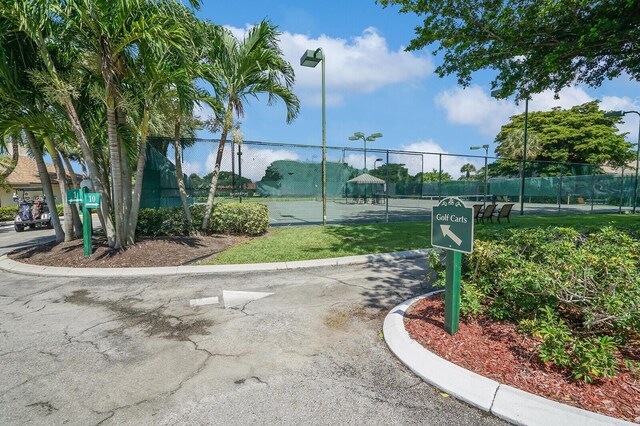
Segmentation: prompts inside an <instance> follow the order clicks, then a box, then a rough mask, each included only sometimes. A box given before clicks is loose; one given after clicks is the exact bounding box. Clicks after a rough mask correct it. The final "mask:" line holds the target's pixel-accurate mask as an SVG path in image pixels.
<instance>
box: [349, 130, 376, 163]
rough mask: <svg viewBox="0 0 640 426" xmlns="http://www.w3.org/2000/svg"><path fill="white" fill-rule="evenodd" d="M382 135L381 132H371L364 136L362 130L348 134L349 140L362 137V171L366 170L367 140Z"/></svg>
mask: <svg viewBox="0 0 640 426" xmlns="http://www.w3.org/2000/svg"><path fill="white" fill-rule="evenodd" d="M381 137H382V133H371V134H370V135H369V136H366V137H365V136H364V133H362V132H355V133H354V134H353V136H349V140H350V141H357V140H360V139H362V140H363V141H364V171H365V172H366V171H367V141H369V142H373V141H375V140H376V139H378V138H381Z"/></svg>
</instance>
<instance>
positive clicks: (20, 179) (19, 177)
mask: <svg viewBox="0 0 640 426" xmlns="http://www.w3.org/2000/svg"><path fill="white" fill-rule="evenodd" d="M45 164H46V166H47V170H48V171H49V177H50V178H51V183H58V177H57V175H56V170H55V167H53V164H48V163H45ZM6 182H7V184H8V185H10V186H20V185H38V186H40V185H42V183H41V181H40V173H38V166H37V165H36V160H34V159H33V158H31V157H29V156H26V155H20V156H19V157H18V164H17V165H16V168H15V169H14V170H13V172H11V174H10V175H9V176H7V179H6Z"/></svg>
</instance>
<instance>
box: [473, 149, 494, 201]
mask: <svg viewBox="0 0 640 426" xmlns="http://www.w3.org/2000/svg"><path fill="white" fill-rule="evenodd" d="M483 148H484V203H483V204H484V207H487V157H488V156H489V145H482V146H472V147H470V148H469V149H471V150H472V151H475V150H477V149H483Z"/></svg>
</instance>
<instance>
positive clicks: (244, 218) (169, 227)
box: [136, 203, 269, 237]
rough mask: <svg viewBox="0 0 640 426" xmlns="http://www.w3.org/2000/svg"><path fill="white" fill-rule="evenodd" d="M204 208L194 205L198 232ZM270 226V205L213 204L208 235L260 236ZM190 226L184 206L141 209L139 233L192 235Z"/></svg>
mask: <svg viewBox="0 0 640 426" xmlns="http://www.w3.org/2000/svg"><path fill="white" fill-rule="evenodd" d="M204 211H205V206H203V205H196V206H191V216H192V218H193V223H194V227H195V228H196V229H198V227H199V225H200V223H201V222H202V218H203V217H204ZM268 227H269V213H268V210H267V206H265V205H262V204H254V203H229V204H216V205H214V208H213V211H212V213H211V219H210V221H209V227H208V229H207V232H208V233H214V234H219V233H225V234H242V235H259V234H263V233H265V232H266V231H267V229H268ZM190 231H191V230H190V229H189V225H188V223H187V220H186V218H185V216H184V212H183V210H182V207H170V208H160V209H140V213H139V215H138V225H137V227H136V234H137V235H138V236H147V237H160V236H177V235H189V232H190Z"/></svg>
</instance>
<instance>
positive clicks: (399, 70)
mask: <svg viewBox="0 0 640 426" xmlns="http://www.w3.org/2000/svg"><path fill="white" fill-rule="evenodd" d="M226 28H227V29H229V30H230V31H231V32H232V33H233V34H234V35H235V36H236V37H239V38H242V37H243V36H244V34H245V31H246V30H247V29H248V28H250V27H249V26H247V27H246V28H245V29H241V28H236V27H231V26H227V27H226ZM280 46H281V48H282V51H283V52H284V56H285V58H286V59H287V60H288V61H289V62H290V63H291V64H292V65H293V67H294V70H295V73H296V85H295V88H294V90H295V92H296V93H297V94H298V95H299V96H301V97H303V98H304V99H305V100H307V101H309V102H313V103H314V104H315V103H317V104H319V103H320V97H319V95H318V93H319V92H320V89H321V87H320V86H321V76H320V70H319V69H310V68H307V67H302V66H300V57H301V56H302V54H303V53H304V52H305V51H306V50H307V49H316V48H318V47H322V49H323V51H324V54H325V57H326V90H327V104H329V105H332V104H333V105H335V104H339V103H341V102H342V101H343V99H344V96H345V95H347V94H349V93H368V92H373V91H375V90H377V89H379V88H381V87H384V86H386V85H389V84H395V83H401V82H405V81H411V80H415V79H417V78H422V77H425V76H427V75H429V74H430V73H431V72H432V71H433V68H434V66H433V63H432V61H431V58H429V57H420V56H416V55H414V54H412V53H408V52H405V51H404V48H402V47H401V48H399V49H398V50H397V51H393V50H390V49H389V46H388V45H387V40H386V39H385V38H384V37H383V36H382V35H381V34H380V33H379V32H378V30H377V29H376V28H374V27H369V28H366V29H365V30H364V31H363V32H362V34H361V35H359V36H356V37H353V38H351V39H349V40H346V39H342V38H333V37H329V36H327V35H324V34H323V35H321V36H320V37H318V38H311V37H309V36H306V35H303V34H292V33H290V32H287V31H285V32H283V33H282V34H281V36H280ZM319 67H320V66H318V67H317V68H319Z"/></svg>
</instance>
